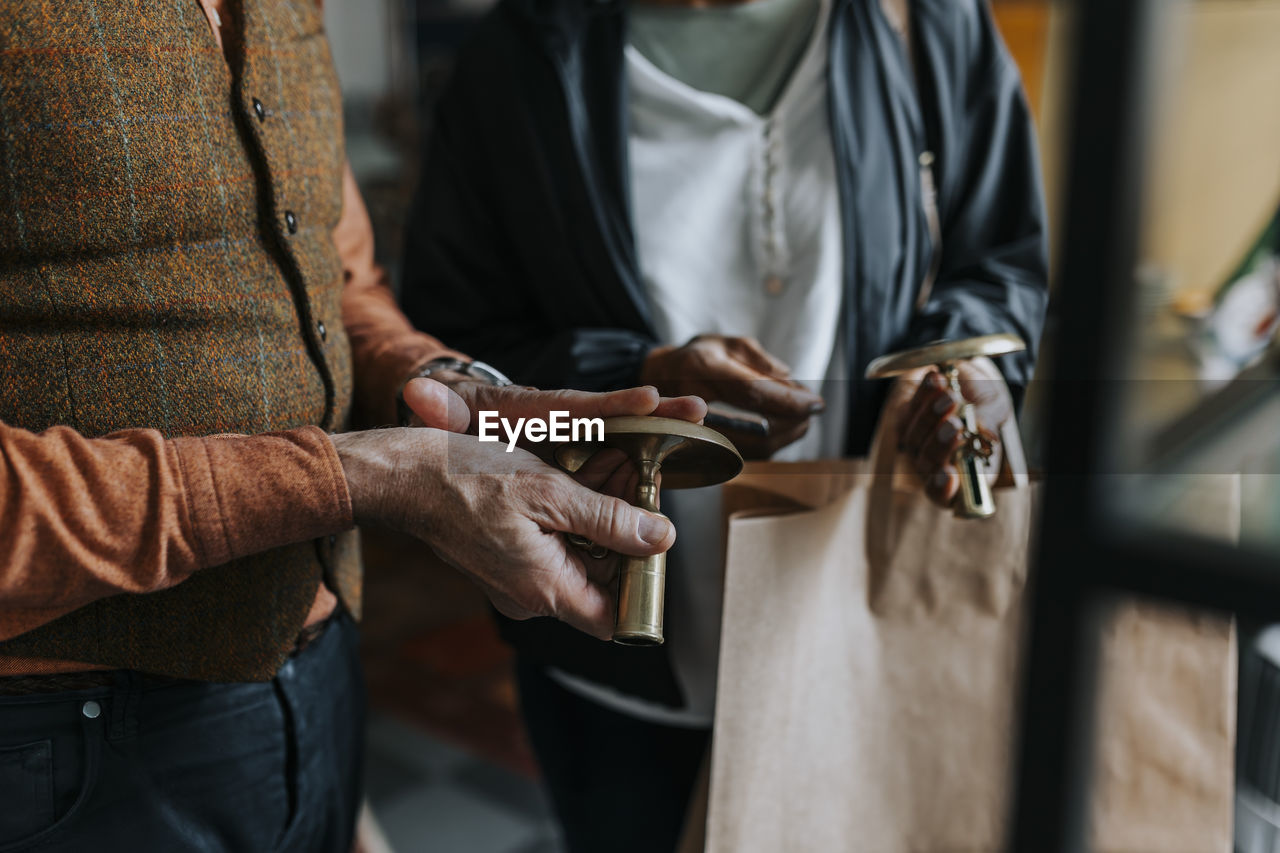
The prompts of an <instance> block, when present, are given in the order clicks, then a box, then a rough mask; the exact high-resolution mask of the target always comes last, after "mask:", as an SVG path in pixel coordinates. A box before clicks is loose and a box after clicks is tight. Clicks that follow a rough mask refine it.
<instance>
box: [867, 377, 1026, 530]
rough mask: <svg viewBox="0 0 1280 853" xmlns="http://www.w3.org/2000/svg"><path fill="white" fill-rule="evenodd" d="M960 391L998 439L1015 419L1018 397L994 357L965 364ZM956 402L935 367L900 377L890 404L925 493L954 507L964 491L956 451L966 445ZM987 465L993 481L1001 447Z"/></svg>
mask: <svg viewBox="0 0 1280 853" xmlns="http://www.w3.org/2000/svg"><path fill="white" fill-rule="evenodd" d="M958 370H959V374H960V390H961V392H962V393H963V395H964V399H965V400H968V401H969V402H971V403H973V405H974V408H975V409H977V417H978V429H979V431H980V432H981V433H982V434H983V435H985V436H986V437H987V438H988V439H991V440H993V441H994V440H995V438H996V436H997V434H998V433H999V430H1000V427H1001V426H1002V425H1003V424H1004V422H1005V421H1007V420H1008V419H1009V418H1010V417H1012V415H1013V399H1012V398H1011V397H1010V396H1009V388H1008V386H1006V385H1005V383H1004V378H1003V377H1002V376H1001V374H1000V370H999V369H998V368H997V367H996V366H995V364H994V363H992V361H991V359H989V358H975V359H972V360H970V361H963V362H960V364H959V367H958ZM963 402H964V401H963V400H961V399H959V398H957V397H956V396H955V395H954V394H953V393H952V392H951V388H950V386H949V385H948V384H947V381H946V379H944V378H943V376H942V374H941V373H939V372H938V371H937V370H934V369H932V368H925V369H922V370H919V371H913V372H912V373H909V374H906V375H904V376H900V377H898V381H897V383H896V384H895V386H894V389H893V391H892V393H891V395H890V400H889V403H888V404H887V405H888V406H889V407H891V408H890V411H891V412H894V414H895V415H896V423H897V424H898V449H899V450H901V451H902V452H903V453H905V454H906V455H907V456H908V457H909V458H910V459H911V460H912V463H913V464H914V467H915V471H916V473H917V474H918V475H919V476H920V480H921V481H922V482H923V483H924V491H925V494H927V495H928V496H929V498H930V499H931V500H933V501H934V502H935V503H937V504H939V505H941V506H950V505H951V502H952V501H953V500H954V499H955V496H956V492H958V491H959V489H960V472H959V470H958V469H957V468H956V465H955V455H956V451H957V450H958V449H959V448H960V445H961V443H962V442H963V441H964V423H963V422H962V421H961V419H960V414H959V412H960V406H961V405H962V403H963ZM994 446H995V453H994V454H993V455H992V457H991V464H989V465H988V471H989V472H990V474H989V476H990V477H991V479H992V481H993V482H994V480H995V478H996V474H997V472H999V470H1000V462H1001V458H1002V457H1001V452H1000V445H999V444H995V445H994Z"/></svg>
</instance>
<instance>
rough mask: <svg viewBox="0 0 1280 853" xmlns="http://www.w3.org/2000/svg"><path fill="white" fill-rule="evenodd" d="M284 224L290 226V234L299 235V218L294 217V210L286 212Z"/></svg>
mask: <svg viewBox="0 0 1280 853" xmlns="http://www.w3.org/2000/svg"><path fill="white" fill-rule="evenodd" d="M284 224H285V225H286V226H288V228H289V233H290V234H297V233H298V217H296V216H294V215H293V211H292V210H286V211H285V212H284Z"/></svg>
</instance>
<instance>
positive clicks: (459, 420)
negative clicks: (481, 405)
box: [404, 377, 471, 432]
mask: <svg viewBox="0 0 1280 853" xmlns="http://www.w3.org/2000/svg"><path fill="white" fill-rule="evenodd" d="M404 403H405V405H406V406H408V407H409V411H411V412H413V414H414V415H415V416H416V417H417V419H418V420H419V421H420V422H421V424H420V425H421V426H426V427H431V428H433V429H443V430H448V431H449V432H466V431H467V427H468V426H469V425H470V423H471V412H470V411H469V410H468V409H467V404H466V403H465V402H464V401H463V399H462V398H461V397H459V396H458V394H457V392H455V391H454V390H453V389H452V388H450V387H449V386H447V385H445V384H443V383H440V382H437V381H435V380H434V379H429V378H426V377H419V378H417V379H410V380H409V382H408V383H406V384H405V386H404Z"/></svg>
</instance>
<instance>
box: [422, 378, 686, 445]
mask: <svg viewBox="0 0 1280 853" xmlns="http://www.w3.org/2000/svg"><path fill="white" fill-rule="evenodd" d="M439 376H440V381H436V380H435V376H434V375H433V376H432V377H431V378H429V379H413V380H410V381H409V383H408V384H406V385H405V386H404V392H403V393H404V402H405V405H407V406H408V407H409V410H410V411H412V412H413V413H414V416H415V417H416V418H417V420H418V422H420V425H422V426H430V427H436V428H437V429H447V430H449V431H450V432H471V433H473V434H474V432H475V430H476V428H477V421H478V420H479V418H478V416H477V414H476V413H478V412H481V411H496V412H497V413H498V414H499V416H500V417H504V418H507V419H509V420H513V421H514V420H515V419H517V418H542V419H543V420H546V419H547V418H548V417H550V414H551V412H553V411H561V412H568V413H569V415H568V416H569V417H570V418H613V417H621V416H624V415H653V416H655V417H660V418H677V419H679V420H682V421H693V422H694V423H697V422H699V421H701V420H702V419H703V417H705V416H706V414H707V404H706V403H704V402H703V401H702V400H699V399H698V398H697V397H674V398H664V397H660V396H659V395H658V391H657V389H655V388H652V387H643V388H626V389H624V390H621V391H608V392H605V393H592V392H589V391H540V390H538V389H536V388H522V387H519V386H516V385H505V386H494V385H490V384H489V383H487V382H482V381H478V380H476V379H474V378H472V377H469V376H463V375H461V374H454V373H451V372H444V373H441V374H439ZM416 425H419V423H415V426H416ZM522 446H523V445H522Z"/></svg>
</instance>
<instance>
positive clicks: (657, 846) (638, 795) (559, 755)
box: [516, 661, 711, 853]
mask: <svg viewBox="0 0 1280 853" xmlns="http://www.w3.org/2000/svg"><path fill="white" fill-rule="evenodd" d="M516 677H517V679H518V681H519V684H520V704H521V707H522V709H523V711H524V721H525V726H526V727H527V728H528V730H529V739H530V740H531V741H532V743H533V750H534V753H535V754H536V755H537V758H538V764H539V765H540V766H541V767H542V775H543V777H544V779H545V781H546V785H547V788H548V790H549V792H550V794H551V800H552V804H553V805H554V807H555V810H556V816H557V817H558V818H559V819H560V824H561V827H562V828H563V830H564V835H565V842H566V843H567V844H568V848H569V851H570V853H632V851H635V853H668V851H671V850H674V849H675V846H676V843H677V842H678V841H679V838H680V833H681V830H682V829H683V828H684V822H685V813H686V811H687V810H688V806H689V797H690V795H691V794H692V792H693V785H694V782H695V781H697V775H698V770H699V768H700V767H701V765H702V759H703V755H704V754H705V753H706V750H707V745H708V744H709V742H710V737H711V732H710V731H709V730H707V729H688V728H680V727H677V726H663V725H658V724H655V723H649V722H645V721H643V720H638V719H636V718H634V717H631V716H628V715H626V714H620V713H618V712H616V711H612V710H610V709H608V708H605V707H603V706H602V705H599V704H597V703H595V702H592V701H591V700H589V699H584V698H582V697H580V696H578V695H577V694H576V693H573V692H571V691H569V690H566V689H565V688H563V687H561V686H560V685H559V684H558V683H556V682H555V681H554V680H553V679H552V678H551V677H550V676H548V675H547V673H546V670H544V669H543V668H542V667H541V666H539V665H537V664H532V663H527V662H523V661H522V662H518V663H517V665H516Z"/></svg>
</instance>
